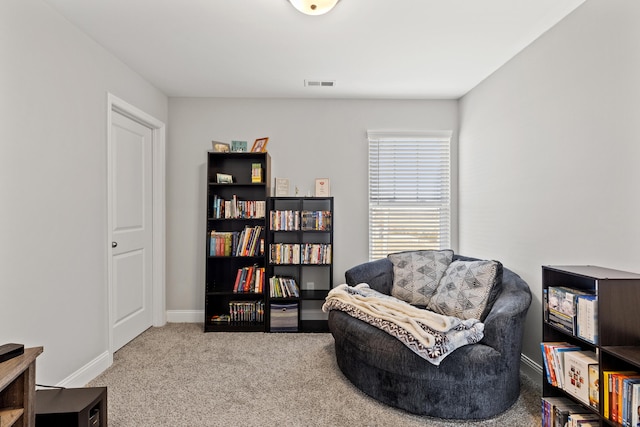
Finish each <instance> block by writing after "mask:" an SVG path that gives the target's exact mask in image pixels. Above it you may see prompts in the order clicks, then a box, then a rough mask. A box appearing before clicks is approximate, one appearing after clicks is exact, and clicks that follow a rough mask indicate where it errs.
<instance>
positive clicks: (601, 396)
mask: <svg viewBox="0 0 640 427" xmlns="http://www.w3.org/2000/svg"><path fill="white" fill-rule="evenodd" d="M542 292H543V298H544V304H543V322H542V341H543V342H542V343H541V350H542V355H543V365H544V366H543V370H544V372H543V380H542V383H543V384H542V409H543V411H542V417H543V426H545V425H546V424H545V423H550V422H553V421H555V420H554V419H548V418H549V417H551V418H553V416H551V415H545V407H550V409H549V411H550V412H551V413H553V408H552V407H553V406H554V405H556V403H558V402H560V403H558V404H557V407H556V414H555V415H556V416H561V415H559V414H561V413H562V412H563V411H564V414H565V415H564V416H567V415H566V414H567V413H571V412H573V413H574V414H573V415H572V417H576V418H579V417H580V418H588V417H591V418H595V419H596V421H595V425H601V426H624V425H633V426H635V425H636V424H635V423H637V422H638V418H639V417H638V412H639V408H638V406H639V405H640V386H636V388H635V389H638V391H637V392H636V391H634V390H635V389H634V387H633V384H634V382H640V381H634V378H633V377H634V376H638V377H640V310H638V308H639V307H640V275H639V274H635V273H629V272H625V271H619V270H614V269H610V268H604V267H597V266H589V265H579V266H543V267H542ZM567 346H573V347H574V349H573V350H575V351H578V352H580V353H584V354H585V356H584V357H583V356H581V355H578V354H577V353H572V352H571V350H569V351H567V350H566V349H565V351H564V352H563V351H558V350H557V349H558V348H560V349H561V350H562V347H567ZM545 349H546V354H545ZM549 349H551V351H549ZM554 349H555V363H554ZM567 355H569V356H567ZM578 356H580V357H578ZM581 359H582V361H581ZM584 360H586V362H585V361H584ZM585 366H588V369H585V368H584V367H585ZM616 373H620V374H619V375H618V374H616ZM554 376H555V377H556V378H555V379H554ZM625 380H626V381H625ZM562 402H564V403H562ZM634 405H635V406H634ZM558 407H559V408H560V409H561V410H558ZM563 407H564V408H565V409H562V408H563ZM579 413H582V414H583V415H576V414H579ZM545 417H547V420H545ZM632 420H633V424H632ZM553 425H558V424H553ZM559 425H563V424H559Z"/></svg>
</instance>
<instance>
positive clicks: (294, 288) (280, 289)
mask: <svg viewBox="0 0 640 427" xmlns="http://www.w3.org/2000/svg"><path fill="white" fill-rule="evenodd" d="M269 295H270V296H271V298H291V297H293V298H298V297H299V296H300V289H299V288H298V285H297V284H296V281H295V279H292V278H290V277H276V276H274V277H271V278H270V279H269Z"/></svg>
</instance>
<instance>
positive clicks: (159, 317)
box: [106, 93, 167, 360]
mask: <svg viewBox="0 0 640 427" xmlns="http://www.w3.org/2000/svg"><path fill="white" fill-rule="evenodd" d="M114 111H115V112H118V113H120V114H122V115H124V116H127V117H128V118H130V119H132V120H134V121H136V122H138V123H140V124H142V125H144V126H146V127H148V128H150V129H151V132H152V138H153V141H152V144H151V146H152V149H151V150H152V157H153V160H152V168H153V171H152V182H153V184H152V185H153V190H152V209H153V214H152V216H153V220H152V225H151V227H152V230H153V231H152V239H153V243H152V251H153V254H152V264H153V266H152V285H151V289H152V291H151V292H152V297H153V298H152V300H153V303H152V307H151V309H152V312H153V315H152V322H153V326H164V324H165V323H166V322H167V315H166V311H167V310H166V287H165V282H166V276H165V271H166V269H165V268H166V266H165V254H166V233H165V221H166V219H165V215H166V213H165V211H166V202H165V199H166V196H165V194H166V193H165V189H166V168H165V156H166V146H165V144H166V143H165V138H166V136H165V132H166V125H165V124H164V123H163V122H162V121H160V120H158V119H156V118H155V117H152V116H151V115H149V114H147V113H145V112H144V111H142V110H140V109H138V108H136V107H134V106H133V105H131V104H129V103H127V102H126V101H124V100H122V99H120V98H118V97H117V96H115V95H113V94H112V93H107V240H106V244H107V307H108V319H109V321H108V325H107V327H108V329H109V330H108V334H107V336H108V337H109V355H110V357H111V359H112V358H113V353H114V350H113V326H114V323H115V314H114V313H113V311H114V307H113V304H112V297H113V277H112V273H113V272H112V269H113V262H112V261H113V260H112V255H111V242H112V241H113V239H112V237H113V236H112V229H113V215H112V212H113V200H112V199H113V197H112V191H113V188H112V187H113V185H112V168H113V161H112V151H113V147H112V145H111V137H112V135H111V127H112V120H113V112H114ZM112 360H113V359H112Z"/></svg>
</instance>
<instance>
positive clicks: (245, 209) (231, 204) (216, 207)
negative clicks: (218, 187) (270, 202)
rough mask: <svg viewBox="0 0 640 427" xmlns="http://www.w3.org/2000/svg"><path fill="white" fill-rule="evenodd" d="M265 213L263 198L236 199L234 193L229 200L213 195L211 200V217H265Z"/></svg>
mask: <svg viewBox="0 0 640 427" xmlns="http://www.w3.org/2000/svg"><path fill="white" fill-rule="evenodd" d="M265 213H266V202H265V201H264V200H238V197H237V196H236V195H235V194H234V195H233V197H232V198H231V200H225V199H223V198H221V197H220V196H218V195H214V196H213V200H212V201H211V217H212V218H214V219H223V218H224V219H237V218H239V219H252V218H258V219H260V218H264V217H265Z"/></svg>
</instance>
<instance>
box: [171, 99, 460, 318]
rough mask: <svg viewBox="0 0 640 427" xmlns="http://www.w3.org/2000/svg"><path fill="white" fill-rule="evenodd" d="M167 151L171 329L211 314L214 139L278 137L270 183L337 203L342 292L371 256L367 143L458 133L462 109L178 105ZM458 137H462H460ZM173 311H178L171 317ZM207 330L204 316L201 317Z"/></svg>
mask: <svg viewBox="0 0 640 427" xmlns="http://www.w3.org/2000/svg"><path fill="white" fill-rule="evenodd" d="M169 112H170V117H171V124H170V127H169V138H168V139H169V144H168V148H167V205H168V210H167V309H168V310H169V312H170V314H169V316H168V319H169V320H172V319H174V320H175V319H179V318H180V316H178V315H177V314H176V312H179V311H183V312H186V314H185V313H183V315H184V316H185V317H184V319H186V318H189V316H190V314H191V315H194V314H195V315H196V316H198V314H197V313H196V312H197V311H199V312H200V313H201V312H202V310H203V309H204V260H205V253H204V248H205V234H206V228H205V226H206V223H205V221H206V219H205V197H206V190H205V181H206V178H205V169H206V159H207V158H206V153H207V151H208V150H210V149H211V140H217V141H222V142H230V141H231V140H246V141H248V142H249V145H251V144H252V143H253V141H254V140H255V139H256V138H261V137H269V138H270V139H269V143H268V146H267V149H268V151H269V153H270V155H271V158H272V160H271V162H272V163H271V166H272V172H271V177H272V178H274V177H283V178H289V180H290V183H291V188H293V186H295V185H297V186H298V187H299V189H300V191H301V194H300V195H304V194H306V192H307V191H308V190H311V191H313V186H314V182H315V178H325V177H328V178H330V179H331V193H332V195H333V196H334V197H335V235H334V246H335V258H334V284H339V283H342V282H343V281H344V272H345V270H346V269H348V268H349V267H352V266H354V265H356V264H359V263H361V262H364V261H366V260H367V257H368V240H367V239H368V237H367V236H368V232H367V220H368V207H367V188H368V184H367V174H368V172H367V153H368V147H367V139H366V131H367V130H369V129H375V130H397V129H408V130H436V129H437V130H440V129H451V130H454V131H455V130H457V127H458V124H457V114H458V112H457V101H364V100H362V101H358V100H302V99H299V100H294V99H211V98H171V99H170V100H169ZM454 137H455V134H454ZM171 312H174V314H173V315H171ZM197 319H198V320H199V321H201V319H202V317H201V315H200V316H199V317H197Z"/></svg>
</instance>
